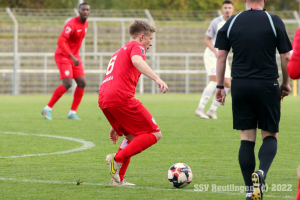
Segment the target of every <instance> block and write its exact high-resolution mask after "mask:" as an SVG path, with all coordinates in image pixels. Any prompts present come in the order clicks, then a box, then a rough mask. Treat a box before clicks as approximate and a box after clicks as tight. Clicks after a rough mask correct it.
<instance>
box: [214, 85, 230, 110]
mask: <svg viewBox="0 0 300 200" xmlns="http://www.w3.org/2000/svg"><path fill="white" fill-rule="evenodd" d="M229 90H230V88H225V92H226V95H227V94H228V91H229ZM219 105H220V103H219V102H217V100H216V95H215V97H214V100H213V102H212V104H211V106H210V109H209V110H212V111H217V108H218V107H219Z"/></svg>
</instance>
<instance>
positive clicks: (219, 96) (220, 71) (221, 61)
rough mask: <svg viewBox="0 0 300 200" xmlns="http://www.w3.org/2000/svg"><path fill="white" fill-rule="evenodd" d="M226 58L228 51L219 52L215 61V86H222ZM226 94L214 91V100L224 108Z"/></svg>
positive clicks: (217, 90) (222, 90)
mask: <svg viewBox="0 0 300 200" xmlns="http://www.w3.org/2000/svg"><path fill="white" fill-rule="evenodd" d="M227 56H228V51H225V50H219V52H218V57H217V58H218V59H217V85H220V86H224V76H225V69H226V59H227ZM225 97H226V92H225V90H224V88H223V89H220V88H217V89H216V100H217V101H218V102H219V103H220V104H221V105H223V106H224V104H225Z"/></svg>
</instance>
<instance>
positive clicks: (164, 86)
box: [131, 55, 169, 93]
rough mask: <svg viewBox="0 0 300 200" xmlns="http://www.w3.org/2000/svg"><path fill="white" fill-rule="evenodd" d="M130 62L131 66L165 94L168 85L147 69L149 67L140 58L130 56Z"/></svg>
mask: <svg viewBox="0 0 300 200" xmlns="http://www.w3.org/2000/svg"><path fill="white" fill-rule="evenodd" d="M131 61H132V64H133V65H134V66H135V67H136V68H137V69H138V70H139V71H140V72H141V73H142V74H144V75H145V76H147V77H149V78H151V79H152V80H154V81H155V82H156V84H157V85H158V87H159V89H160V90H161V91H162V92H163V93H166V92H167V91H168V90H169V88H168V85H167V84H166V83H165V82H164V81H162V80H161V79H160V78H159V77H158V76H157V75H156V74H155V72H154V71H153V70H152V69H151V68H150V67H149V65H148V64H147V63H146V62H145V61H144V60H143V58H142V57H141V56H138V55H134V56H132V58H131Z"/></svg>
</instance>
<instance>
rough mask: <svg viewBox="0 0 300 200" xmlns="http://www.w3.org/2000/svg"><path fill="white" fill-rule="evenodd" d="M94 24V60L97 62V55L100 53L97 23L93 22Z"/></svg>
mask: <svg viewBox="0 0 300 200" xmlns="http://www.w3.org/2000/svg"><path fill="white" fill-rule="evenodd" d="M93 24H94V53H95V55H94V60H97V56H96V53H97V52H98V46H97V45H98V27H97V22H96V21H93Z"/></svg>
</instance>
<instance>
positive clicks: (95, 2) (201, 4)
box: [0, 0, 299, 11]
mask: <svg viewBox="0 0 300 200" xmlns="http://www.w3.org/2000/svg"><path fill="white" fill-rule="evenodd" d="M233 1H234V4H235V5H234V7H235V10H238V11H240V10H244V9H245V3H244V1H243V0H233ZM84 2H87V3H89V4H90V5H91V9H150V10H214V9H219V8H220V7H221V6H222V2H223V1H222V0H84ZM77 4H78V0H9V1H7V0H0V5H1V7H10V8H49V9H53V8H55V9H59V8H74V7H77ZM298 8H299V3H298V0H288V1H287V0H272V1H271V0H269V1H267V2H266V9H267V10H280V11H281V10H298Z"/></svg>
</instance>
